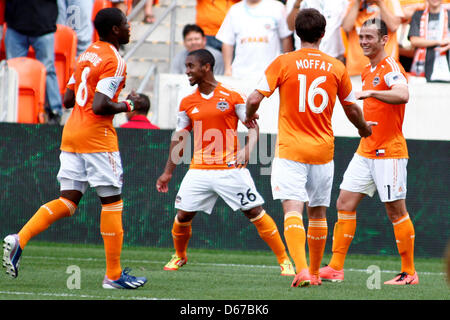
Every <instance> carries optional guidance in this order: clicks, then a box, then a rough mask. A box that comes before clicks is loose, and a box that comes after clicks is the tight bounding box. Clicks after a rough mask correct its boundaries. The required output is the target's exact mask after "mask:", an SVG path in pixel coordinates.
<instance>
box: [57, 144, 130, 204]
mask: <svg viewBox="0 0 450 320" xmlns="http://www.w3.org/2000/svg"><path fill="white" fill-rule="evenodd" d="M59 160H60V168H59V172H58V176H57V179H58V181H59V183H60V190H61V191H64V190H78V191H80V192H82V193H83V194H84V193H85V192H86V189H87V187H88V186H91V187H93V188H96V191H97V194H98V196H100V197H109V196H114V195H119V194H121V193H122V184H123V171H122V161H121V159H120V153H119V152H118V151H117V152H97V153H72V152H65V151H61V154H60V156H59Z"/></svg>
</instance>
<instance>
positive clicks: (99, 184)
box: [3, 8, 147, 289]
mask: <svg viewBox="0 0 450 320" xmlns="http://www.w3.org/2000/svg"><path fill="white" fill-rule="evenodd" d="M94 25H95V28H96V30H97V32H98V34H99V36H100V41H97V42H95V43H93V44H92V45H91V46H89V48H88V49H87V50H86V51H85V52H83V53H82V54H81V55H80V56H79V57H78V59H77V64H76V67H75V71H74V74H73V75H72V77H71V79H70V80H69V82H68V84H67V89H66V92H65V96H64V105H65V107H66V108H73V111H72V114H71V115H70V117H69V119H68V121H67V123H66V125H65V126H64V130H63V135H62V142H61V155H60V164H61V165H60V169H59V172H58V177H57V178H58V181H59V183H60V190H61V193H60V197H59V198H58V199H56V200H53V201H50V202H48V203H46V204H44V205H42V206H41V207H40V209H39V210H38V211H37V212H36V213H35V214H34V216H33V217H32V218H31V219H30V220H29V221H28V222H27V223H26V224H25V226H24V227H23V228H22V229H21V230H20V231H19V233H18V234H13V235H9V236H7V237H6V238H5V239H4V248H5V249H4V254H3V263H4V266H6V268H7V271H6V272H7V273H8V274H10V275H11V276H12V277H14V278H15V277H17V275H18V267H19V260H20V256H21V253H22V250H23V249H24V248H25V246H26V245H27V243H28V241H29V240H30V239H31V238H32V237H34V236H36V235H38V234H39V233H41V232H43V231H44V230H45V229H47V228H48V227H49V226H50V225H51V224H52V223H54V222H55V221H57V220H59V219H61V218H64V217H69V216H72V215H73V214H74V213H75V210H76V209H77V206H78V203H79V202H80V200H81V198H82V196H83V194H84V192H85V191H86V189H87V187H88V186H91V187H94V188H96V191H97V195H98V196H99V198H100V201H101V204H102V211H101V217H100V232H101V234H102V237H103V240H104V246H105V255H106V275H105V277H104V280H103V284H102V286H103V288H107V289H135V288H138V287H140V286H142V285H144V284H145V282H146V281H147V279H146V278H144V277H134V276H132V275H130V274H129V269H128V268H125V269H124V270H122V268H121V265H120V255H121V250H122V242H123V229H122V208H123V202H122V199H121V193H122V164H121V158H120V153H119V146H118V141H117V134H116V131H115V129H114V127H113V124H112V120H113V117H114V115H115V114H117V113H120V112H127V111H131V110H132V109H133V101H132V100H128V101H124V102H117V100H118V96H119V93H120V91H121V90H122V88H123V86H124V84H125V78H126V64H125V61H124V60H123V59H122V58H121V57H120V55H119V52H118V49H119V46H120V45H121V44H126V43H128V41H129V39H130V26H129V24H128V22H127V18H126V16H125V15H124V14H123V13H122V11H120V10H119V9H117V8H108V9H103V10H100V11H99V12H98V14H97V16H96V17H95V20H94ZM133 97H134V96H132V97H131V98H132V99H134V98H133Z"/></svg>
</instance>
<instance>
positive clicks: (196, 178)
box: [175, 168, 264, 214]
mask: <svg viewBox="0 0 450 320" xmlns="http://www.w3.org/2000/svg"><path fill="white" fill-rule="evenodd" d="M218 197H221V198H222V199H223V200H224V201H225V203H226V204H227V205H228V206H230V208H231V209H232V210H233V211H236V210H238V209H240V210H242V211H247V210H250V209H252V208H255V207H257V206H260V205H262V204H263V203H264V199H263V198H262V197H261V195H260V194H259V193H258V191H257V190H256V187H255V183H254V181H253V179H252V177H251V175H250V171H248V169H246V168H243V169H225V170H201V169H189V170H188V172H187V173H186V175H185V176H184V178H183V181H182V182H181V185H180V189H179V190H178V193H177V196H176V199H175V208H176V209H179V210H183V211H187V212H196V211H204V212H206V213H207V214H211V212H212V210H213V208H214V205H215V203H216V201H217V198H218Z"/></svg>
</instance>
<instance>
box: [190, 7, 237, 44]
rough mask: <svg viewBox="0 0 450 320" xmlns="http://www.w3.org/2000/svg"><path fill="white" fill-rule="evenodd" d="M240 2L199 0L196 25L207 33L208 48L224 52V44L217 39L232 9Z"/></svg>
mask: <svg viewBox="0 0 450 320" xmlns="http://www.w3.org/2000/svg"><path fill="white" fill-rule="evenodd" d="M239 1H240V0H197V6H196V7H195V11H196V17H195V23H196V24H197V25H198V26H200V28H202V29H203V31H204V32H205V35H206V44H207V45H208V46H210V47H213V48H215V49H216V50H219V51H222V42H221V41H220V40H218V39H217V38H216V34H217V32H218V31H219V28H220V26H221V25H222V22H223V19H224V18H225V16H226V14H227V12H228V10H230V7H231V6H232V5H233V4H235V3H238V2H239Z"/></svg>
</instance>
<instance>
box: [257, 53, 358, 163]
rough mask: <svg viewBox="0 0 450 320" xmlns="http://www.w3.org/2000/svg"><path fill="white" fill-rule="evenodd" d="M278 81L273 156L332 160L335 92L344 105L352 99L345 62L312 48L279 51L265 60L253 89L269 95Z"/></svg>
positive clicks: (323, 161) (319, 160)
mask: <svg viewBox="0 0 450 320" xmlns="http://www.w3.org/2000/svg"><path fill="white" fill-rule="evenodd" d="M277 87H278V88H279V94H280V110H279V118H278V139H277V146H276V149H275V156H276V157H279V158H284V159H289V160H294V161H298V162H303V163H309V164H324V163H328V162H330V161H331V160H333V155H334V135H333V129H332V126H331V117H332V114H333V108H334V103H335V101H336V96H337V97H338V98H339V100H340V102H341V104H342V105H343V106H346V105H351V104H353V103H355V98H354V95H353V91H352V84H351V82H350V78H349V76H348V74H347V71H346V69H345V67H344V65H343V64H342V63H341V62H340V61H338V60H337V59H335V58H332V57H331V56H328V55H327V54H325V53H323V52H321V51H319V50H316V49H306V48H304V49H301V50H298V51H294V52H290V53H287V54H283V55H280V56H278V57H277V58H276V59H275V60H274V61H273V62H272V63H271V64H270V65H269V67H268V68H267V70H266V72H265V77H263V79H262V81H261V82H260V84H259V85H258V88H257V90H258V91H259V92H261V93H262V94H263V95H264V96H266V97H269V96H270V95H271V94H272V93H273V92H274V91H275V89H276V88H277Z"/></svg>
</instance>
